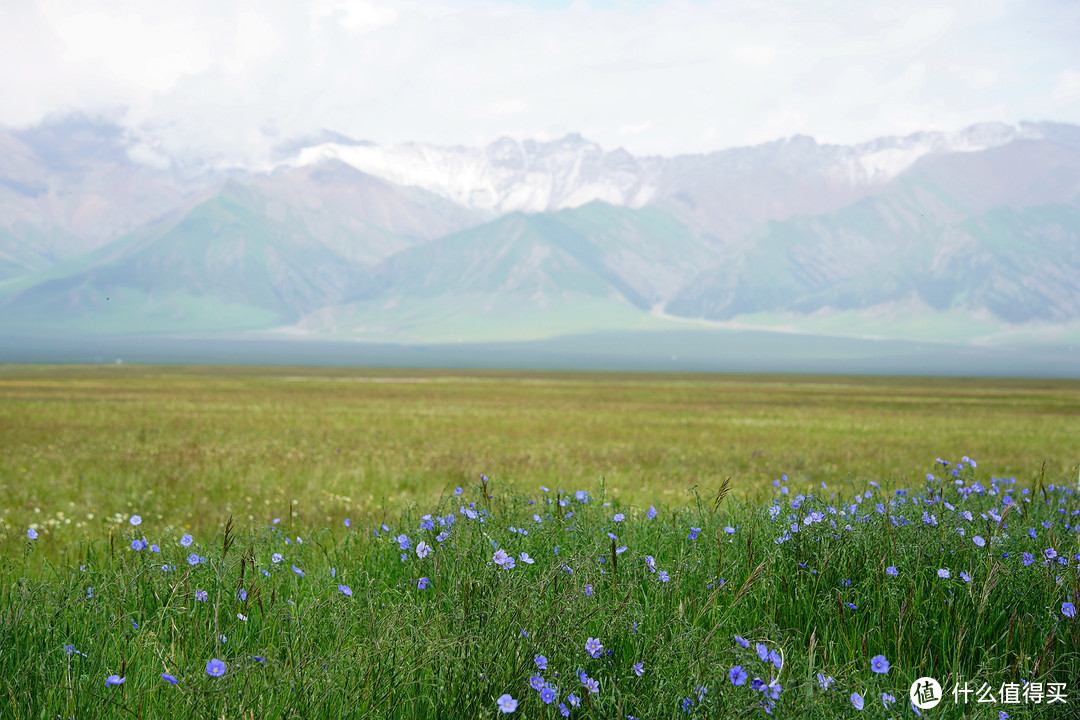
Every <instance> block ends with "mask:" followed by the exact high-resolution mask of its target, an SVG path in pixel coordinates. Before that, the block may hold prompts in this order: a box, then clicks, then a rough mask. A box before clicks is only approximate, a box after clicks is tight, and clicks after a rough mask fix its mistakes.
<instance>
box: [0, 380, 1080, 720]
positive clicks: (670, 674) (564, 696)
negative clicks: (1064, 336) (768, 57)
mask: <svg viewBox="0 0 1080 720" xmlns="http://www.w3.org/2000/svg"><path fill="white" fill-rule="evenodd" d="M1078 430H1080V382H1065V381H1061V382H1058V381H1019V380H1015V381H1012V380H1010V381H1006V380H1001V381H991V380H979V381H974V380H972V381H967V380H955V379H952V380H927V379H894V378H850V377H813V378H811V377H779V376H771V377H770V376H745V377H743V376H694V375H679V376H675V375H646V374H642V375H616V374H567V373H534V374H526V373H509V372H506V373H500V372H464V371H454V372H453V373H440V372H436V371H421V370H408V371H406V370H400V371H394V370H378V371H374V370H330V369H326V368H319V369H299V368H296V369H280V368H279V369H269V368H260V369H252V368H231V369H221V368H164V367H126V366H123V367H87V368H78V367H32V366H9V367H5V368H2V369H0V437H2V443H3V444H2V450H3V452H2V454H0V508H2V513H3V514H2V516H0V648H2V651H0V677H3V678H4V679H5V683H4V685H3V688H2V690H0V717H2V718H8V717H12V718H20V719H21V718H40V717H58V716H59V717H78V718H96V717H109V718H113V717H138V718H142V717H147V718H150V717H226V718H233V717H236V718H247V717H281V718H294V717H295V718H299V717H303V718H316V717H319V718H322V717H327V718H337V717H371V718H380V717H395V718H396V717H401V718H414V717H415V718H443V717H450V718H456V717H463V718H475V717H501V716H503V714H504V713H505V714H507V715H509V716H510V717H529V718H534V717H540V718H558V717H574V718H577V717H583V718H585V717H587V718H619V719H620V720H622V719H623V718H627V717H633V718H653V717H656V718H676V717H713V718H734V717H766V716H768V715H770V714H771V715H772V716H773V717H793V718H812V719H814V720H824V719H825V718H834V717H852V718H855V717H857V718H894V717H905V718H906V717H916V715H915V711H914V710H913V709H912V707H911V705H910V704H909V702H908V700H907V697H908V688H909V687H910V685H911V683H912V682H913V681H915V679H916V678H918V677H920V676H930V677H934V678H936V679H937V680H938V681H939V682H941V684H942V686H943V687H944V688H945V693H946V700H945V702H943V703H942V705H941V706H939V707H938V708H935V709H933V710H924V711H923V712H922V714H923V716H924V717H933V718H959V717H978V718H982V717H987V718H996V719H1000V718H1002V717H1004V716H1002V715H999V713H1000V712H1007V714H1008V718H1009V719H1010V720H1017V719H1018V718H1064V717H1070V715H1069V713H1074V715H1073V716H1075V715H1076V714H1080V713H1075V711H1076V710H1077V709H1078V707H1080V686H1078V685H1077V680H1076V678H1077V677H1078V676H1080V651H1078V647H1080V622H1077V619H1076V617H1075V605H1076V604H1078V603H1080V573H1078V568H1077V560H1078V559H1080V540H1078V537H1080V536H1078V534H1077V525H1078V523H1077V518H1078V516H1080V501H1078V497H1077V491H1076V488H1077V456H1076V446H1075V438H1076V437H1080V433H1078ZM962 456H970V457H971V458H974V459H976V460H977V461H978V466H977V467H975V466H973V464H972V463H971V462H969V461H968V460H966V459H963V460H962V459H961V458H962ZM938 458H942V459H945V460H947V461H949V464H942V463H940V462H937V459H938ZM958 461H959V462H958ZM954 470H955V474H954V472H953V471H954ZM481 473H486V475H487V477H488V478H490V481H489V482H488V483H487V484H486V485H484V484H481V483H480V482H479V478H480V474H481ZM927 473H931V474H932V475H933V477H932V479H929V478H928V477H927ZM728 478H730V480H729V481H728V485H727V486H726V488H725V481H727V479H728ZM1014 478H1015V480H1014ZM721 488H725V489H724V490H721ZM651 507H654V508H655V511H652V510H651V509H650V508H651ZM230 518H231V522H230ZM421 543H423V545H421ZM511 566H512V567H511ZM946 571H947V572H946ZM598 645H602V648H598V647H597V646H598ZM639 663H640V664H639ZM965 681H966V682H970V683H974V684H975V685H976V687H973V688H972V690H973V691H977V690H979V689H980V688H979V687H978V686H980V685H981V684H982V683H987V686H988V687H992V688H993V690H994V695H998V694H1000V692H1001V691H999V687H1003V686H1004V685H1006V684H1007V685H1010V686H1011V685H1013V684H1015V686H1016V688H1017V689H1016V692H1017V693H1027V692H1033V691H1032V688H1033V687H1035V684H1036V683H1037V684H1038V687H1039V688H1040V690H1043V691H1044V694H1045V697H1043V698H1041V699H1040V700H1039V701H1038V702H1036V701H1035V700H1032V699H1030V698H1028V695H1027V694H1022V695H1021V697H1022V698H1024V700H1023V701H1022V702H1016V703H1012V704H1004V701H1000V702H997V703H996V704H993V705H988V704H982V705H979V704H976V703H975V695H974V694H973V695H972V699H971V704H970V705H963V704H958V703H956V702H954V700H953V697H952V696H951V694H950V691H951V689H952V688H953V687H954V683H958V682H965ZM1024 683H1028V685H1022V684H1024ZM1051 683H1053V685H1051ZM1061 683H1064V685H1061ZM1022 687H1024V688H1026V690H1023V691H1022V690H1021V688H1022ZM1055 689H1056V690H1058V691H1060V692H1064V698H1065V699H1066V702H1065V703H1058V704H1052V703H1050V702H1049V698H1050V696H1051V692H1052V691H1053V690H1055Z"/></svg>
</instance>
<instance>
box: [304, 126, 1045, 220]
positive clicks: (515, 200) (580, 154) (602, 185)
mask: <svg viewBox="0 0 1080 720" xmlns="http://www.w3.org/2000/svg"><path fill="white" fill-rule="evenodd" d="M1045 129H1046V128H1044V127H1043V124H1033V123H1021V124H1020V125H1016V126H1013V125H1006V124H1002V123H983V124H979V125H973V126H971V127H969V128H965V129H964V130H960V131H958V132H953V133H943V132H920V133H915V134H913V135H908V136H906V137H885V138H878V139H876V140H872V141H870V142H867V143H862V144H859V145H853V146H845V145H822V144H819V143H817V142H816V141H815V140H814V139H813V138H809V137H801V136H799V137H795V138H789V139H786V140H778V141H776V142H772V143H766V144H764V145H759V146H755V147H749V148H737V149H731V150H723V151H718V152H715V153H710V154H707V155H684V156H679V157H675V158H662V157H644V158H635V157H634V156H633V155H631V154H630V153H628V152H626V151H625V150H623V149H622V148H619V149H617V150H613V151H610V152H605V151H604V150H603V149H602V148H601V147H600V146H599V145H597V144H596V143H594V142H590V141H588V140H586V139H585V138H583V137H581V136H580V135H576V134H574V135H567V136H566V137H564V138H562V139H560V140H554V141H550V142H539V141H535V140H515V139H512V138H508V137H504V138H500V139H499V140H496V141H495V142H493V143H491V144H490V145H488V146H487V147H485V148H473V147H463V146H454V147H440V146H434V145H425V144H421V143H402V144H398V145H385V146H382V145H372V144H355V143H348V142H341V141H337V140H335V141H331V142H322V143H319V144H315V145H311V146H308V147H304V148H302V149H300V150H299V152H298V153H296V154H294V155H292V156H291V157H290V158H288V159H286V160H284V161H283V163H282V164H284V165H291V166H300V165H310V164H314V163H319V162H323V161H325V160H330V159H335V160H340V161H342V162H345V163H348V164H349V165H352V166H353V167H355V168H357V169H358V170H360V171H362V172H365V173H368V174H370V175H375V176H377V177H380V178H383V179H385V180H388V181H390V182H393V183H396V184H398V185H406V186H413V187H419V188H423V189H424V190H428V191H430V192H433V193H435V194H437V195H441V196H442V197H445V198H448V199H450V200H453V201H454V202H457V203H460V204H461V205H464V206H466V207H469V208H473V209H478V210H486V211H493V212H494V213H496V214H505V213H510V212H515V211H522V212H527V213H536V212H545V211H551V210H561V209H564V208H574V207H579V206H581V205H585V204H587V203H590V202H593V201H595V200H600V201H603V202H606V203H610V204H612V205H619V206H628V207H634V208H638V207H642V206H644V205H647V204H648V203H649V202H650V201H652V200H654V199H656V198H658V197H660V196H662V195H665V194H670V193H672V192H677V190H678V188H680V187H682V186H683V185H693V184H694V183H695V177H696V176H697V175H699V174H700V173H701V172H702V171H706V172H708V173H719V174H720V175H724V176H731V177H739V176H741V175H744V174H746V173H749V172H752V171H755V170H760V169H761V168H762V167H770V168H775V169H776V170H779V171H781V172H786V173H789V174H794V175H800V176H805V175H807V174H808V173H809V174H810V175H811V176H813V175H817V176H819V177H822V178H824V179H829V180H832V181H834V182H839V183H841V184H846V185H849V186H851V187H854V188H868V187H873V186H880V185H882V184H884V183H886V182H888V181H889V180H892V179H893V178H895V177H897V176H898V175H900V174H901V173H903V172H904V171H905V170H907V169H908V168H910V167H911V166H912V165H914V164H915V163H916V162H917V161H918V160H919V159H921V158H923V157H925V156H927V155H933V154H940V153H952V152H976V151H979V150H985V149H988V148H993V147H997V146H1000V145H1004V144H1006V143H1009V142H1012V141H1013V140H1018V139H1037V138H1041V137H1044V130H1045Z"/></svg>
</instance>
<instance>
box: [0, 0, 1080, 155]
mask: <svg viewBox="0 0 1080 720" xmlns="http://www.w3.org/2000/svg"><path fill="white" fill-rule="evenodd" d="M533 1H534V3H535V4H538V6H539V5H540V3H539V0H533ZM545 7H547V9H545V10H539V9H537V8H534V7H530V6H528V5H526V4H524V1H522V2H518V1H517V0H499V1H496V0H264V1H261V2H256V0H233V2H230V3H220V2H218V0H185V1H184V2H179V1H177V0H155V2H153V3H147V2H143V1H142V0H112V1H110V2H104V0H102V1H99V2H95V1H93V0H40V1H38V2H34V1H32V0H9V2H7V3H0V63H2V64H3V67H6V68H19V69H20V70H18V71H7V72H5V73H2V74H0V97H3V98H5V101H4V102H3V103H0V124H7V125H25V124H29V123H34V122H37V121H39V120H40V119H41V118H42V117H44V116H46V115H48V114H49V113H56V112H65V111H71V110H84V111H87V112H91V113H102V112H103V113H107V114H109V115H110V116H117V113H119V116H120V117H122V118H123V119H124V122H126V123H127V124H128V125H129V126H131V127H132V128H134V129H135V130H136V132H138V133H141V134H142V136H143V137H144V139H146V140H147V141H148V142H149V144H150V146H152V147H153V148H154V152H155V153H156V154H157V155H161V154H163V153H164V154H168V155H174V156H188V157H201V158H210V159H213V160H215V161H217V162H220V163H224V164H229V163H256V162H259V161H260V160H262V159H264V158H265V157H266V156H267V154H268V152H269V150H270V149H271V148H272V146H273V145H274V144H275V143H276V142H278V141H279V140H280V139H282V138H287V137H290V136H295V135H299V134H303V133H309V132H313V131H315V130H318V129H321V128H328V129H331V130H335V131H338V132H342V133H345V134H347V135H350V136H352V137H356V138H359V139H369V140H374V141H376V142H381V143H390V142H398V141H405V140H415V141H421V142H433V143H440V144H473V143H477V142H486V141H490V140H492V139H495V138H496V137H498V136H499V135H502V134H509V135H512V136H515V137H526V136H532V137H552V136H557V135H559V134H562V133H566V132H581V133H582V134H584V135H585V136H586V137H589V138H590V139H593V140H595V141H597V142H599V143H600V144H601V145H603V146H604V147H615V146H619V145H623V146H625V147H626V148H627V149H628V150H630V151H631V152H634V153H637V154H657V153H659V154H672V153H678V152H703V151H709V150H713V149H717V148H721V147H727V146H731V145H738V144H743V143H747V142H755V141H764V140H771V139H775V138H777V137H782V136H786V135H790V134H793V133H804V134H810V135H813V136H815V137H816V138H818V139H819V140H821V141H831V142H857V141H861V140H866V139H869V138H872V137H875V136H878V135H885V134H895V133H906V132H910V131H912V130H917V129H954V128H956V127H958V126H962V125H966V124H970V123H974V122H979V121H983V120H1006V121H1017V120H1021V119H1044V118H1048V119H1055V120H1061V121H1072V122H1080V97H1078V94H1077V90H1076V87H1077V85H1076V84H1077V79H1076V78H1077V75H1076V73H1077V71H1076V68H1077V67H1080V49H1078V47H1080V46H1078V44H1077V43H1075V42H1073V41H1072V40H1071V35H1070V34H1069V33H1068V32H1065V31H1064V30H1063V27H1064V26H1070V27H1075V26H1076V25H1075V22H1074V21H1080V13H1078V12H1077V11H1073V10H1071V9H1069V7H1068V6H1066V5H1063V4H1061V3H1054V2H1052V1H1051V0H1034V1H1033V2H1015V1H1014V0H997V1H996V2H990V1H989V0H957V1H956V2H952V3H949V4H947V5H946V4H940V3H939V4H926V3H907V2H902V1H901V0H890V1H889V2H885V1H884V0H881V1H877V0H875V1H871V0H832V1H830V2H825V3H803V2H797V1H795V0H791V1H786V0H764V2H761V3H730V2H721V1H720V0H704V1H702V2H688V1H686V0H669V1H667V2H663V1H662V0H656V1H655V2H652V3H644V2H629V3H621V2H610V3H609V2H604V3H597V2H594V3H589V2H578V3H576V4H572V5H563V6H562V7H563V9H557V8H556V9H552V7H553V6H550V5H547V6H545ZM1070 23H1072V24H1071V25H1070ZM644 118H648V122H647V123H646V122H645V121H644V120H643V119H644ZM157 155H155V157H157ZM148 158H149V156H148Z"/></svg>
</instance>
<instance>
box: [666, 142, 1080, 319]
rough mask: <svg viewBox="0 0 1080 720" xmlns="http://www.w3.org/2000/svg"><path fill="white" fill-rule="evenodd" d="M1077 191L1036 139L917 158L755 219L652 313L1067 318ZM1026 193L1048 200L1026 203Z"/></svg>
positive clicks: (1068, 155) (1053, 152) (1075, 160)
mask: <svg viewBox="0 0 1080 720" xmlns="http://www.w3.org/2000/svg"><path fill="white" fill-rule="evenodd" d="M1039 167H1041V168H1046V169H1047V171H1048V175H1046V174H1040V173H1039V172H1036V171H1035V170H1033V168H1039ZM1078 189H1080V153H1078V152H1076V151H1072V150H1068V149H1063V148H1054V147H1052V146H1050V144H1048V143H1013V144H1011V145H1008V146H1004V147H1002V148H997V149H995V150H993V151H987V152H982V153H957V154H955V155H949V156H942V157H935V158H932V159H928V160H927V161H926V162H924V163H920V164H917V166H916V167H915V168H913V169H912V170H911V171H910V172H908V173H907V174H905V175H903V176H901V177H900V178H899V179H897V180H896V181H895V182H894V183H893V184H892V185H891V186H890V187H889V188H887V189H886V190H885V191H883V192H882V193H880V194H878V195H876V196H874V197H870V198H866V199H863V200H861V201H859V202H856V203H854V204H852V205H849V206H847V207H845V208H842V209H841V210H838V211H836V212H832V213H828V214H826V215H821V216H816V217H804V218H792V219H790V220H787V221H784V222H773V223H769V224H768V225H767V226H766V227H764V228H763V229H761V230H760V231H758V232H757V233H755V234H753V235H751V236H750V237H749V238H747V240H746V241H745V242H744V243H742V244H741V245H740V246H739V247H737V248H733V249H731V250H730V251H729V253H728V254H727V256H726V257H724V258H723V259H722V260H721V262H719V263H717V264H716V265H714V266H713V267H711V268H709V269H708V270H706V271H705V272H703V273H701V274H700V275H699V276H698V277H696V278H695V279H694V280H693V281H692V282H690V283H688V284H687V285H686V287H685V288H684V289H683V290H682V291H681V292H680V293H679V294H678V295H677V296H676V297H675V298H673V299H672V301H671V302H669V303H668V304H667V305H666V307H665V310H666V312H668V313H671V314H673V315H678V316H683V317H697V318H707V319H713V320H733V319H736V318H740V319H748V318H753V319H754V321H755V322H781V321H782V322H783V323H784V324H788V325H793V326H795V327H808V324H807V323H809V324H810V325H814V326H815V327H817V326H820V317H817V318H812V317H811V316H813V315H815V314H817V315H821V314H822V313H825V314H844V313H847V314H849V316H851V317H854V316H852V315H851V314H852V313H862V315H863V320H864V322H862V323H861V325H862V327H856V326H858V325H860V323H859V322H854V324H853V325H852V326H851V327H850V328H849V329H850V331H852V332H863V333H865V332H868V331H869V332H872V330H873V327H874V325H875V324H876V323H878V322H879V321H880V319H881V313H880V312H879V311H880V310H881V309H882V308H888V307H894V308H895V307H902V308H906V309H905V310H904V312H909V313H910V312H915V313H916V314H920V313H921V314H923V315H925V316H927V317H929V315H931V314H934V313H946V314H948V313H952V314H953V315H955V316H956V317H957V318H963V317H966V318H967V322H971V321H973V320H974V319H976V318H978V319H979V321H980V322H981V323H983V324H984V325H985V326H986V329H987V331H991V330H993V329H994V328H995V327H996V326H1006V325H1009V324H1015V323H1027V322H1064V321H1071V320H1076V319H1078V318H1080V273H1078V272H1077V271H1078V270H1080V194H1078ZM1040 198H1042V199H1052V200H1053V199H1056V200H1057V202H1052V203H1048V204H1044V205H1031V203H1033V202H1036V201H1037V200H1038V199H1040ZM1010 201H1011V202H1010ZM781 317H782V318H783V319H782V320H781ZM948 326H952V323H951V321H950V322H949V323H945V324H944V325H942V327H948ZM879 331H880V329H879ZM927 336H928V337H933V336H934V334H933V333H929V334H928V335H927Z"/></svg>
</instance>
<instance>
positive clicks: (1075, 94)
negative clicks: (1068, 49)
mask: <svg viewBox="0 0 1080 720" xmlns="http://www.w3.org/2000/svg"><path fill="white" fill-rule="evenodd" d="M1078 99H1080V70H1073V69H1069V70H1063V71H1062V72H1061V74H1060V75H1058V77H1057V82H1055V83H1054V101H1055V102H1059V103H1063V102H1067V101H1069V100H1078Z"/></svg>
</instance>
